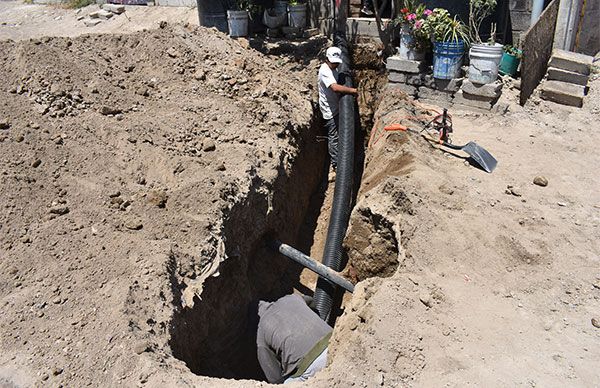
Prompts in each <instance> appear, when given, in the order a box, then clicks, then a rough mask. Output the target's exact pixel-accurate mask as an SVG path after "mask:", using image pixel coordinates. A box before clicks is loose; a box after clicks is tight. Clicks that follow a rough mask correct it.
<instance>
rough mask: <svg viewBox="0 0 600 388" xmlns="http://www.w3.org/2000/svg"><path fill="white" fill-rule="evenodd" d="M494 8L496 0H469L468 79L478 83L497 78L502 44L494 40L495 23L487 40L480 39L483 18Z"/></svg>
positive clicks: (485, 82)
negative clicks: (469, 46) (469, 42)
mask: <svg viewBox="0 0 600 388" xmlns="http://www.w3.org/2000/svg"><path fill="white" fill-rule="evenodd" d="M495 8H496V0H469V33H470V36H471V42H472V45H471V49H470V50H469V80H470V81H471V82H474V83H478V84H489V83H492V82H494V81H496V79H497V78H498V66H499V65H500V59H501V58H502V45H501V44H499V43H496V42H495V35H496V33H495V24H492V33H491V35H490V39H489V40H488V41H487V42H485V43H484V42H483V41H482V39H481V35H480V31H481V24H482V23H483V20H484V19H485V18H486V17H488V16H490V15H491V14H492V12H494V9H495Z"/></svg>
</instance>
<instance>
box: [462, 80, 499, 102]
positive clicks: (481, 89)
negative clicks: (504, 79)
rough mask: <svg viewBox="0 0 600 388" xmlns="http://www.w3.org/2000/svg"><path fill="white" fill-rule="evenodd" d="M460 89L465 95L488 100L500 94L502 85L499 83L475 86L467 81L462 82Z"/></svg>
mask: <svg viewBox="0 0 600 388" xmlns="http://www.w3.org/2000/svg"><path fill="white" fill-rule="evenodd" d="M461 89H462V90H463V91H464V92H465V93H469V94H472V95H475V96H480V97H486V98H488V99H494V98H497V97H499V96H500V95H501V94H502V83H500V82H499V81H496V82H493V83H491V84H485V85H481V84H475V83H473V82H471V81H469V80H468V79H466V80H464V82H463V84H462V86H461Z"/></svg>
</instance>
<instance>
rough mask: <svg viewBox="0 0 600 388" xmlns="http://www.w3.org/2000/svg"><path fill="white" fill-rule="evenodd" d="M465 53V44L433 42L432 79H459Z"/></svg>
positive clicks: (460, 42)
mask: <svg viewBox="0 0 600 388" xmlns="http://www.w3.org/2000/svg"><path fill="white" fill-rule="evenodd" d="M464 53H465V43H464V42H463V41H462V40H459V41H458V42H434V44H433V77H434V78H437V79H453V78H460V67H461V66H462V62H463V56H464Z"/></svg>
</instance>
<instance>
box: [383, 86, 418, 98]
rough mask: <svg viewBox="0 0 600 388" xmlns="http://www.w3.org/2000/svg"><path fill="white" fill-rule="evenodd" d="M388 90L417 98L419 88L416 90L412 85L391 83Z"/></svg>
mask: <svg viewBox="0 0 600 388" xmlns="http://www.w3.org/2000/svg"><path fill="white" fill-rule="evenodd" d="M388 88H390V89H392V90H398V91H401V92H403V93H406V94H408V95H409V96H411V97H415V96H416V95H417V88H415V87H414V86H411V85H407V84H395V83H390V84H388Z"/></svg>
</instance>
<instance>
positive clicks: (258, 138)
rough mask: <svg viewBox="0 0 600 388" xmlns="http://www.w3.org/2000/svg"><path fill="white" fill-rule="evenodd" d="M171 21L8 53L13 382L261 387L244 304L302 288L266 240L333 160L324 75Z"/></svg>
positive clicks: (1, 247)
mask: <svg viewBox="0 0 600 388" xmlns="http://www.w3.org/2000/svg"><path fill="white" fill-rule="evenodd" d="M162 27H163V28H161V29H158V30H155V31H151V32H139V33H133V34H130V35H110V36H109V35H104V36H102V35H90V36H82V37H79V38H75V39H71V38H42V39H39V40H31V41H28V42H22V43H14V42H3V43H0V52H1V53H2V54H1V57H0V84H1V85H2V86H1V87H0V101H2V104H1V106H0V150H1V151H0V197H1V198H2V203H1V211H0V305H1V306H2V307H1V309H0V330H1V332H2V336H1V338H2V342H1V348H2V351H1V352H0V382H2V383H7V384H10V383H14V384H16V385H23V386H29V385H33V384H51V385H53V386H59V385H63V386H83V385H94V386H114V385H117V384H123V385H127V386H132V385H136V384H139V383H145V382H148V383H151V384H155V385H160V386H171V385H173V384H175V382H177V384H180V385H181V384H184V383H185V382H186V381H187V382H188V383H191V382H192V381H196V383H198V381H203V380H201V379H200V380H194V379H199V378H198V377H197V376H195V375H193V374H192V373H190V372H189V370H187V369H186V368H185V366H184V364H183V362H181V361H178V360H177V359H176V358H173V356H172V355H173V354H174V355H175V356H176V357H178V358H179V359H181V360H183V361H185V362H186V363H187V364H188V366H189V367H190V368H191V369H192V370H193V371H195V372H198V373H212V374H213V375H216V376H220V377H244V376H252V377H256V376H254V375H252V373H256V372H255V371H244V370H242V371H240V370H238V369H239V368H237V367H236V365H238V364H239V363H238V362H237V361H238V360H237V359H235V357H236V356H237V357H246V356H247V353H243V352H241V351H239V349H238V348H237V347H241V346H242V345H240V344H238V342H240V341H238V340H239V339H240V338H242V337H243V334H244V333H243V330H244V328H245V319H246V318H245V317H246V308H247V305H248V302H249V301H250V300H251V299H252V298H255V297H259V296H260V297H268V296H272V297H275V296H277V295H282V294H283V293H285V292H289V291H290V290H291V288H290V286H289V283H286V280H285V279H286V276H285V273H286V271H288V270H289V268H288V266H287V265H286V264H287V262H285V261H284V260H282V259H281V258H277V257H275V256H274V255H272V254H269V253H268V252H263V251H261V249H262V248H261V244H262V243H263V237H264V235H265V234H268V233H271V232H276V234H277V236H279V237H280V238H282V239H283V240H286V241H289V242H290V243H294V242H295V239H296V237H297V234H298V228H299V227H300V224H301V223H302V220H303V217H304V215H305V212H306V209H307V203H308V200H309V198H310V195H311V193H312V190H313V189H314V188H315V187H316V185H317V184H318V182H319V180H320V173H321V171H322V167H321V166H322V163H323V162H324V155H325V153H324V149H323V147H321V146H319V145H317V144H316V142H315V135H316V129H315V128H316V126H315V125H314V122H313V108H314V106H313V104H312V101H313V100H314V91H313V90H312V89H313V86H312V85H313V84H314V74H313V70H314V68H315V66H316V65H317V63H316V62H309V61H306V59H304V60H305V64H304V65H302V66H299V65H298V64H296V63H293V62H290V60H289V59H285V58H279V59H277V60H272V59H270V58H268V57H266V56H264V55H262V54H260V53H259V52H257V51H254V50H252V49H249V48H248V44H247V41H244V40H240V41H234V40H231V39H229V38H228V37H226V36H225V35H223V34H221V33H218V32H215V31H213V30H207V29H203V28H196V27H188V28H185V27H182V26H174V27H171V26H166V25H165V24H163V25H162ZM317 46H319V45H317ZM316 50H317V52H316V53H313V54H312V55H311V58H315V60H316V58H317V57H318V55H317V54H318V47H317V48H316ZM230 263H231V264H230ZM219 265H220V266H219ZM217 275H220V276H218V277H215V276H217ZM290 276H291V275H290ZM206 279H208V280H206ZM282 279H283V280H282ZM203 290H204V293H203V294H202V295H203V297H202V300H200V298H199V297H198V295H200V294H201V293H202V291H203ZM183 306H187V308H185V309H184V308H183ZM232 346H233V347H234V349H232ZM242 353H243V354H242ZM230 354H233V356H230ZM232 357H233V358H232ZM236 368H237V369H236ZM0 385H1V384H0Z"/></svg>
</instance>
